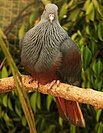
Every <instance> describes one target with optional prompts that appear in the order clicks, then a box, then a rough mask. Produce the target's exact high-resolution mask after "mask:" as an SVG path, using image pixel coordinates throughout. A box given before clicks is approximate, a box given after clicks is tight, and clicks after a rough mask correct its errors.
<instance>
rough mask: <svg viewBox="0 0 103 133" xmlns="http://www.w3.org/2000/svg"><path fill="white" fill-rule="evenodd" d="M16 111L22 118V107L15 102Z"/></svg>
mask: <svg viewBox="0 0 103 133" xmlns="http://www.w3.org/2000/svg"><path fill="white" fill-rule="evenodd" d="M15 112H16V113H17V115H18V116H19V117H20V118H22V111H21V108H20V106H19V105H18V104H15Z"/></svg>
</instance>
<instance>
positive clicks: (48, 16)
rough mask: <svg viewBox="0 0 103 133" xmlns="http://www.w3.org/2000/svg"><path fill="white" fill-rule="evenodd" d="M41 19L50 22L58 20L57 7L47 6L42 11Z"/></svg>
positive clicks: (53, 5)
mask: <svg viewBox="0 0 103 133" xmlns="http://www.w3.org/2000/svg"><path fill="white" fill-rule="evenodd" d="M41 19H43V20H46V21H50V22H51V23H53V21H55V20H58V7H57V6H56V5H55V4H47V5H46V6H45V9H44V11H43V14H42V17H41Z"/></svg>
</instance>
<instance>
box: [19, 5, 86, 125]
mask: <svg viewBox="0 0 103 133" xmlns="http://www.w3.org/2000/svg"><path fill="white" fill-rule="evenodd" d="M20 48H21V63H22V65H23V66H24V68H25V69H26V70H27V71H28V72H29V73H30V74H31V76H32V78H33V79H35V80H36V81H38V83H39V84H47V83H52V82H53V81H58V80H59V81H60V82H62V83H67V84H71V85H75V86H80V75H81V68H82V67H81V66H82V60H81V54H80V50H79V48H78V46H77V44H75V42H74V41H73V40H72V39H71V38H70V37H69V36H68V34H67V32H66V31H65V30H64V29H63V28H62V27H61V25H60V23H59V20H58V7H57V5H55V4H51V3H49V4H47V5H46V6H45V9H44V11H43V13H42V15H41V19H40V22H38V24H36V25H35V26H34V27H33V28H31V29H30V30H29V31H28V32H27V33H26V34H25V35H24V37H23V39H22V40H21V41H20ZM55 99H56V103H57V107H58V112H59V115H60V117H62V118H63V119H64V120H67V121H69V122H70V123H72V124H74V125H76V126H80V127H85V120H84V117H83V114H82V111H81V109H80V106H79V103H78V102H76V101H70V100H66V99H63V98H60V97H56V98H55Z"/></svg>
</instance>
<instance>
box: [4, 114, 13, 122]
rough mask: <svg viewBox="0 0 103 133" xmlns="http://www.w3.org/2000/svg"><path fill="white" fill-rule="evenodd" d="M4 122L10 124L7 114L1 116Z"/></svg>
mask: <svg viewBox="0 0 103 133" xmlns="http://www.w3.org/2000/svg"><path fill="white" fill-rule="evenodd" d="M3 118H4V120H5V122H10V121H11V119H10V118H9V117H8V115H7V113H4V116H3Z"/></svg>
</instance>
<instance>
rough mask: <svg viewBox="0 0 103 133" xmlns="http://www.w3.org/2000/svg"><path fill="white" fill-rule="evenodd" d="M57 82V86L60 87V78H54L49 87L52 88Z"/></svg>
mask: <svg viewBox="0 0 103 133" xmlns="http://www.w3.org/2000/svg"><path fill="white" fill-rule="evenodd" d="M55 84H56V85H57V87H58V86H59V84H60V81H59V80H53V81H52V82H51V83H50V85H49V87H48V89H52V87H53V86H54V85H55Z"/></svg>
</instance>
